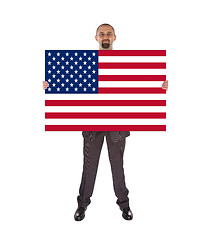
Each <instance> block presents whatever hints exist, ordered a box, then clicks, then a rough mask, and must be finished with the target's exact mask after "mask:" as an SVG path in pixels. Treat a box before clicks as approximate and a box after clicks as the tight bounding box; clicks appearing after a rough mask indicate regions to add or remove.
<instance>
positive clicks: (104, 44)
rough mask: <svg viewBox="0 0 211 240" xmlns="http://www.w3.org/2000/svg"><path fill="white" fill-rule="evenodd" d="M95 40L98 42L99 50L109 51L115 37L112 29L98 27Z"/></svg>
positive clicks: (104, 26)
mask: <svg viewBox="0 0 211 240" xmlns="http://www.w3.org/2000/svg"><path fill="white" fill-rule="evenodd" d="M95 39H96V41H98V42H99V47H100V50H111V49H112V45H113V42H114V41H115V40H116V35H114V31H113V29H112V27H110V26H107V25H103V26H101V27H99V29H98V31H97V35H96V36H95Z"/></svg>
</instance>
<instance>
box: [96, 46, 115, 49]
mask: <svg viewBox="0 0 211 240" xmlns="http://www.w3.org/2000/svg"><path fill="white" fill-rule="evenodd" d="M99 50H113V46H111V47H110V48H107V49H104V48H101V47H99Z"/></svg>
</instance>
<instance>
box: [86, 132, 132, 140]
mask: <svg viewBox="0 0 211 240" xmlns="http://www.w3.org/2000/svg"><path fill="white" fill-rule="evenodd" d="M96 133H97V131H83V132H82V135H83V137H87V138H88V139H89V140H90V141H94V139H95V136H96ZM109 134H110V136H111V139H112V140H113V141H114V142H118V141H120V140H122V139H124V138H126V137H128V136H129V135H130V132H129V131H119V132H116V131H109Z"/></svg>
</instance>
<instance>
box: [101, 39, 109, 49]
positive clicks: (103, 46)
mask: <svg viewBox="0 0 211 240" xmlns="http://www.w3.org/2000/svg"><path fill="white" fill-rule="evenodd" d="M105 41H108V42H105ZM109 47H110V41H109V40H103V41H102V48H109Z"/></svg>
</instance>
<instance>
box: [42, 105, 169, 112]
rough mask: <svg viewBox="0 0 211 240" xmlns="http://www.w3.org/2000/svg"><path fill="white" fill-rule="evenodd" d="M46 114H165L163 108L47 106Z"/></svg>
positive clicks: (164, 108)
mask: <svg viewBox="0 0 211 240" xmlns="http://www.w3.org/2000/svg"><path fill="white" fill-rule="evenodd" d="M45 111H46V112H166V107H165V106H161V107H160V106H158V107H153V106H152V107H147V106H146V107H145V106H140V107H139V106H138V107H137V106H131V107H125V106H103V107H99V106H96V107H95V106H94V107H86V106H56V107H55V106H48V107H45Z"/></svg>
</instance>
